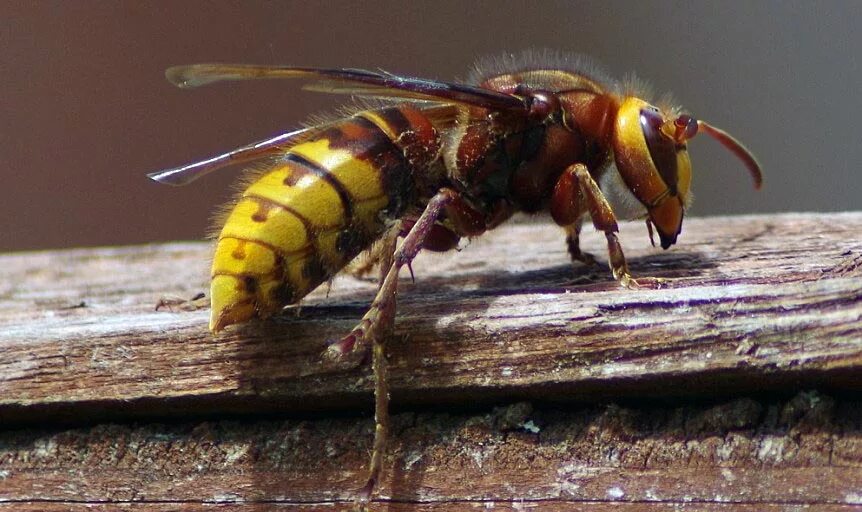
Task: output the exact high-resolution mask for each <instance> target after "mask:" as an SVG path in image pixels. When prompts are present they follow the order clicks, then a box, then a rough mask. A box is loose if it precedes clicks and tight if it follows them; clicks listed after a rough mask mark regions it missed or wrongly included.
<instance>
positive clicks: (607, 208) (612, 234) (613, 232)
mask: <svg viewBox="0 0 862 512" xmlns="http://www.w3.org/2000/svg"><path fill="white" fill-rule="evenodd" d="M584 212H589V213H590V218H591V219H592V222H593V226H594V227H595V228H596V229H597V230H598V231H602V232H604V234H605V238H607V240H608V260H609V263H610V267H611V273H612V274H613V276H614V279H616V280H617V281H619V283H620V284H621V285H623V286H625V287H626V288H640V287H645V286H646V287H651V286H657V285H659V284H660V283H661V282H662V280H660V279H656V278H651V277H646V278H640V279H637V280H636V279H634V278H632V276H631V274H630V273H629V267H628V264H627V263H626V258H625V255H624V254H623V248H622V246H621V245H620V241H619V237H618V236H617V233H618V232H619V227H618V226H617V219H616V216H615V215H614V212H613V210H612V209H611V205H610V204H608V200H607V198H605V195H604V194H603V193H602V191H601V189H599V186H598V185H597V184H596V182H595V180H593V177H592V176H591V175H590V171H589V170H588V169H587V167H586V166H585V165H584V164H580V163H579V164H574V165H572V166H570V167H568V168H567V169H566V170H565V171H564V172H563V174H562V176H560V179H559V180H558V181H557V184H556V186H555V188H554V195H553V196H552V198H551V215H552V216H553V218H554V220H555V221H556V222H557V224H560V225H561V226H564V227H565V228H566V233H567V238H566V241H567V243H568V245H569V253H570V254H571V255H572V258H573V259H577V260H580V261H585V260H586V261H589V256H590V255H588V254H587V253H583V252H581V251H580V248H579V246H578V233H579V231H580V218H581V215H582V214H583V213H584ZM586 261H585V262H586Z"/></svg>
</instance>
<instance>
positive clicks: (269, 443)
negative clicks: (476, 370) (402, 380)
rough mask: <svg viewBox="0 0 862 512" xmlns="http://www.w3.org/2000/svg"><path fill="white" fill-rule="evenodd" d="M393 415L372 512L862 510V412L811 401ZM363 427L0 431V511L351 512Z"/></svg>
mask: <svg viewBox="0 0 862 512" xmlns="http://www.w3.org/2000/svg"><path fill="white" fill-rule="evenodd" d="M393 419H394V422H393V426H394V428H393V432H394V435H393V439H392V443H391V448H390V450H389V452H388V455H387V457H386V459H385V471H384V479H383V481H382V482H381V488H380V495H379V496H380V501H379V502H378V505H379V506H378V507H375V510H393V511H394V510H398V511H446V512H450V511H455V510H485V509H489V510H498V509H499V510H539V511H551V510H562V511H574V510H591V511H602V512H603V511H609V510H647V511H664V510H679V509H682V510H707V511H754V510H774V511H778V510H798V509H799V508H802V507H803V506H805V507H806V508H805V510H814V511H832V512H834V511H839V510H851V509H854V508H853V507H857V508H856V509H858V507H860V506H862V494H860V489H862V402H859V401H857V400H848V399H846V398H840V397H833V396H830V395H826V394H823V393H818V392H802V393H798V394H797V395H796V396H793V397H792V398H789V399H783V400H782V399H759V400H755V399H751V398H738V399H735V400H731V401H727V402H721V403H716V404H703V405H697V404H695V405H671V406H655V405H650V404H639V405H627V406H621V405H602V406H590V407H571V406H569V407H548V406H544V407H539V408H533V407H531V406H530V404H526V403H516V404H512V405H510V406H507V407H500V408H496V409H493V410H485V411H472V412H464V413H447V412H433V411H426V412H418V413H417V412H411V413H401V414H397V415H395V417H394V418H393ZM371 431H372V423H371V421H370V418H363V419H356V418H350V417H342V418H319V419H316V420H300V419H286V420H285V419H270V420H260V419H258V420H254V421H248V420H241V421H240V420H234V421H227V420H218V421H208V422H195V421H190V422H178V423H169V424H163V423H148V424H134V425H130V424H125V425H123V424H102V425H97V426H92V427H77V428H72V429H67V430H45V429H42V430H29V431H24V430H21V431H5V432H0V503H2V504H5V506H6V507H12V508H11V509H14V510H19V508H18V507H21V508H20V510H41V509H40V508H39V507H40V506H41V507H44V510H59V509H61V508H62V507H64V506H66V505H69V509H71V510H77V509H78V508H83V507H82V504H87V505H88V506H89V505H94V506H95V507H96V508H97V509H99V507H101V508H105V509H109V510H113V509H115V508H114V507H116V508H120V506H123V507H128V508H133V509H136V510H148V511H150V510H152V511H158V510H170V509H176V508H182V509H183V510H209V509H210V508H213V507H214V506H216V505H221V506H224V507H225V508H227V509H230V510H260V509H262V508H269V507H270V506H274V505H276V504H277V505H280V506H281V507H282V508H284V509H287V510H301V511H305V510H320V509H322V508H324V507H325V509H326V510H349V506H350V498H351V497H352V492H353V490H354V489H356V488H357V487H358V486H359V485H360V484H361V483H362V481H363V478H364V464H365V462H366V457H367V454H368V450H369V449H370V444H371ZM48 505H51V506H52V507H53V508H52V507H49V506H48ZM108 505H110V506H108ZM6 509H8V508H6ZM6 509H4V508H3V507H2V506H0V510H6Z"/></svg>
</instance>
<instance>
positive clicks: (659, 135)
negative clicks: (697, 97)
mask: <svg viewBox="0 0 862 512" xmlns="http://www.w3.org/2000/svg"><path fill="white" fill-rule="evenodd" d="M680 117H682V116H680ZM677 121H679V118H677ZM640 124H641V129H642V130H643V134H644V140H645V141H646V145H647V149H649V154H650V158H651V159H652V163H653V165H654V166H655V168H656V170H657V171H658V174H659V176H661V179H662V180H663V181H664V183H665V185H667V188H668V190H669V191H670V195H672V196H675V195H677V182H678V181H679V174H678V170H677V160H676V152H677V149H685V145H681V147H680V148H677V142H676V141H675V140H674V139H673V138H671V137H669V136H668V135H666V134H665V133H664V132H663V131H662V126H663V125H664V124H665V120H664V117H662V115H661V113H660V112H659V111H658V109H656V108H655V107H645V108H642V109H641V111H640ZM674 124H676V123H674ZM686 126H688V122H687V121H686ZM694 126H695V130H696V129H697V121H695V122H694Z"/></svg>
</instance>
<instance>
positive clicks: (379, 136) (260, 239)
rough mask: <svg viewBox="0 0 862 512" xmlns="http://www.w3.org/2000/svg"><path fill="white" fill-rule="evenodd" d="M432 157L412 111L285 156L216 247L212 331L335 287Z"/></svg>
mask: <svg viewBox="0 0 862 512" xmlns="http://www.w3.org/2000/svg"><path fill="white" fill-rule="evenodd" d="M439 152H440V142H439V137H438V134H437V132H436V130H435V129H434V127H433V126H432V125H431V123H430V121H429V120H428V119H427V118H426V117H425V116H424V115H422V113H421V112H420V111H418V110H417V109H415V108H413V107H411V106H398V107H393V108H387V109H382V110H375V111H367V112H362V113H360V114H357V115H356V116H354V117H351V118H348V119H346V120H344V121H342V122H339V123H338V124H335V125H333V126H332V127H330V128H328V129H327V130H325V131H323V132H321V133H320V134H319V135H317V136H315V137H313V138H312V139H310V140H308V141H306V142H303V143H301V144H298V145H296V146H294V147H292V148H290V149H289V150H288V151H287V152H286V154H285V155H284V157H283V158H281V159H280V160H279V163H278V164H276V165H275V167H273V168H272V169H270V170H269V171H267V172H266V173H264V174H263V175H262V176H261V177H260V178H259V179H258V180H257V181H255V182H254V183H252V185H251V186H249V187H248V189H246V190H245V192H243V194H242V196H241V198H240V199H239V201H238V202H237V204H236V205H235V206H234V207H233V209H232V211H231V213H230V215H229V217H228V219H227V222H226V223H225V226H224V228H223V229H222V231H221V234H220V235H219V237H218V243H217V246H216V251H215V258H214V260H213V265H212V283H211V290H210V294H211V299H212V316H211V317H210V329H211V330H212V331H220V330H221V329H223V328H224V327H226V326H228V325H230V324H234V323H240V322H245V321H247V320H249V319H251V318H254V317H259V318H263V317H266V316H269V315H271V314H273V313H275V312H277V311H279V310H280V309H281V308H282V307H284V306H285V305H287V304H291V303H294V302H297V301H298V300H300V299H301V298H302V297H304V296H305V295H307V294H308V293H309V292H311V291H312V290H313V289H315V288H316V287H317V286H318V285H320V284H321V283H323V282H324V281H327V280H329V279H330V278H332V277H333V276H334V275H335V274H336V273H337V272H338V271H339V270H341V269H342V268H343V267H344V266H345V265H346V264H347V263H348V262H350V261H351V260H352V259H353V258H354V257H356V255H357V254H359V253H360V252H361V251H362V250H364V249H366V248H368V247H369V246H370V245H371V243H372V242H374V240H376V239H377V238H378V237H379V236H380V235H381V233H382V232H383V231H384V230H385V228H386V221H387V219H396V218H398V217H399V216H400V215H402V214H403V212H404V210H405V208H407V207H408V206H409V205H410V204H411V203H412V202H413V201H414V200H415V194H416V186H415V183H414V177H415V175H417V174H421V173H422V172H423V171H424V170H425V169H427V168H428V167H429V166H430V165H431V164H432V163H434V161H435V160H436V159H437V156H438V155H439Z"/></svg>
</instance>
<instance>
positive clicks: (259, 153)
mask: <svg viewBox="0 0 862 512" xmlns="http://www.w3.org/2000/svg"><path fill="white" fill-rule="evenodd" d="M316 130H317V128H315V129H314V130H312V129H310V128H303V129H301V130H294V131H292V132H287V133H282V134H281V135H276V136H275V137H272V138H269V139H266V140H261V141H258V142H253V143H251V144H248V145H247V146H243V147H241V148H237V149H234V150H233V151H228V152H227V153H224V154H221V155H218V156H214V157H212V158H207V159H206V160H201V161H199V162H195V163H192V164H188V165H183V166H181V167H173V168H171V169H165V170H163V171H158V172H151V173H149V174H147V177H148V178H150V179H151V180H153V181H158V182H159V183H164V184H165V185H173V186H180V185H187V184H189V183H191V182H193V181H195V180H196V179H198V178H200V177H201V176H205V175H207V174H209V173H211V172H213V171H216V170H218V169H222V168H224V167H228V166H230V165H234V164H241V163H247V162H252V161H254V160H260V159H262V158H267V157H270V156H274V155H276V154H278V153H280V152H281V151H283V149H284V147H285V146H292V145H294V144H296V143H297V142H299V141H301V140H302V139H303V138H305V137H306V136H307V135H308V134H309V132H311V131H316Z"/></svg>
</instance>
